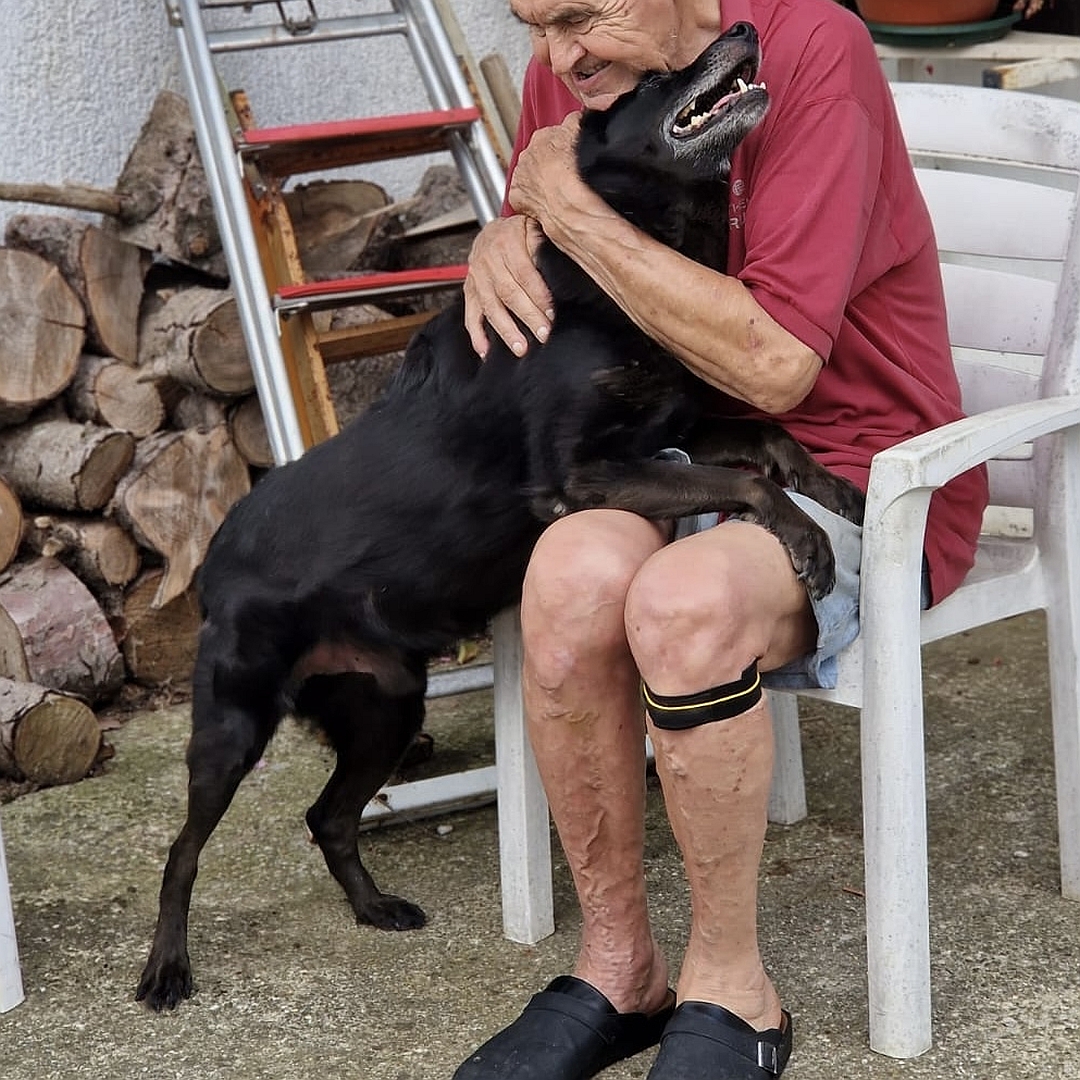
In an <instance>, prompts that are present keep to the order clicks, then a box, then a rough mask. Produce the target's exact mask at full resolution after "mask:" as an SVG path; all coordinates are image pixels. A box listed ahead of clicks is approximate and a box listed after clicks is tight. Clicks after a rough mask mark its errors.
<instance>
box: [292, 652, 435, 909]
mask: <svg viewBox="0 0 1080 1080" xmlns="http://www.w3.org/2000/svg"><path fill="white" fill-rule="evenodd" d="M296 711H297V713H299V714H301V715H303V716H307V717H310V718H312V719H313V720H315V721H316V722H317V723H318V724H319V725H320V726H321V727H322V728H323V729H324V730H325V732H326V733H327V735H328V736H329V738H330V742H331V744H332V745H333V747H334V749H335V750H336V751H337V765H336V767H335V769H334V772H333V775H332V776H331V777H330V780H329V782H328V783H327V785H326V787H325V788H324V789H323V792H322V794H321V795H320V796H319V798H318V799H317V801H316V802H315V803H314V805H313V806H312V807H311V809H310V810H308V812H307V823H308V828H309V829H310V830H311V834H312V837H313V838H314V839H315V842H316V843H317V844H318V845H319V847H320V848H321V849H322V853H323V857H324V858H325V859H326V865H327V867H329V869H330V873H331V874H333V876H334V878H335V879H336V880H337V881H338V882H339V884H340V885H341V887H342V888H343V889H344V890H345V895H346V896H347V897H348V899H349V903H350V904H351V905H352V909H353V912H354V914H355V915H356V921H357V922H358V923H369V924H371V925H372V926H377V927H379V928H380V929H381V930H413V929H416V928H418V927H421V926H423V925H424V923H425V922H426V918H425V916H424V913H423V911H421V909H420V908H418V907H417V906H416V905H415V904H411V903H410V902H409V901H408V900H403V899H402V898H401V897H399V896H391V895H389V894H388V893H384V892H382V891H380V889H379V887H378V886H377V885H376V884H375V882H374V880H373V879H372V877H371V874H369V873H368V871H367V869H366V868H365V866H364V864H363V862H362V861H361V859H360V853H359V850H358V848H357V829H358V826H359V823H360V814H361V813H362V811H363V809H364V806H365V805H367V802H368V800H369V799H371V798H372V797H373V796H374V795H375V793H376V792H377V791H378V790H379V787H380V786H381V785H382V784H383V783H385V781H386V779H387V777H388V776H389V775H390V772H391V770H392V769H393V768H394V766H395V765H396V764H397V763H398V762H399V761H400V760H401V757H402V755H403V754H404V753H405V751H406V750H407V749H408V747H409V744H410V743H411V741H412V739H413V736H414V735H415V734H416V733H417V732H418V731H419V730H420V726H421V725H422V724H423V721H424V697H423V688H422V686H421V687H420V688H419V689H417V690H415V691H411V692H409V693H408V694H406V695H404V696H400V697H391V696H389V695H388V694H386V693H384V692H383V691H382V690H381V689H380V688H379V685H378V683H377V681H376V678H375V676H374V675H371V674H368V673H367V672H344V673H338V674H333V675H313V676H311V677H310V678H309V679H308V680H307V681H306V682H305V683H304V685H303V687H302V688H301V691H300V694H299V696H298V698H297V702H296Z"/></svg>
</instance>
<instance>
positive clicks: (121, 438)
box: [76, 431, 135, 510]
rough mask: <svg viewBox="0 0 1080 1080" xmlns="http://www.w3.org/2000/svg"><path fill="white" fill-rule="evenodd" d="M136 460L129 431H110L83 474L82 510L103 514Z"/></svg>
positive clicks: (98, 444)
mask: <svg viewBox="0 0 1080 1080" xmlns="http://www.w3.org/2000/svg"><path fill="white" fill-rule="evenodd" d="M134 456H135V440H134V438H132V436H131V435H130V434H129V433H128V432H126V431H110V432H108V434H107V435H102V437H101V438H99V439H98V441H97V443H96V444H95V445H94V448H93V449H92V450H91V452H90V455H89V457H88V458H87V459H86V462H85V464H84V466H83V469H82V472H81V473H80V474H79V482H78V490H77V494H76V498H77V501H78V506H77V509H79V510H100V509H101V508H102V507H103V506H104V505H105V504H106V503H107V502H108V501H109V500H110V499H111V498H112V495H113V492H114V491H115V490H116V484H117V481H118V480H119V479H120V477H121V476H123V475H124V473H125V472H126V471H127V468H128V466H129V465H130V464H131V462H132V459H133V458H134Z"/></svg>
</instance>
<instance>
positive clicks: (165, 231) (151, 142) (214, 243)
mask: <svg viewBox="0 0 1080 1080" xmlns="http://www.w3.org/2000/svg"><path fill="white" fill-rule="evenodd" d="M116 194H117V196H118V197H119V199H120V205H121V208H122V213H121V215H120V216H119V217H117V218H110V219H107V220H106V223H105V227H106V228H109V229H112V228H115V229H116V234H117V236H119V237H120V238H121V239H123V240H127V241H129V242H130V243H132V244H138V245H139V247H143V248H146V249H147V250H149V251H153V252H157V253H159V254H161V255H164V256H165V257H166V258H168V259H173V260H175V261H176V262H181V263H184V264H185V265H187V266H193V267H195V269H197V270H202V271H203V272H204V273H207V274H211V275H213V276H214V277H217V278H221V279H224V278H226V277H227V276H228V270H227V268H226V266H225V256H224V253H223V252H222V250H221V237H220V235H219V234H218V228H217V219H216V218H215V217H214V204H213V201H212V200H211V198H210V188H209V187H208V185H207V182H206V173H205V171H204V169H203V165H202V161H201V160H200V158H199V151H198V146H197V145H196V142H195V128H194V126H193V124H192V122H191V110H190V109H189V108H188V104H187V102H186V101H185V100H184V98H182V97H181V96H180V95H179V94H174V93H172V91H169V90H163V91H162V92H161V93H160V94H158V96H157V98H156V100H155V101H154V104H153V107H152V109H151V110H150V115H149V117H148V118H147V120H146V123H145V124H143V127H142V130H141V131H140V132H139V136H138V138H137V139H136V140H135V145H134V147H133V148H132V151H131V154H130V155H129V157H128V159H127V162H126V164H125V165H124V168H123V171H122V172H121V173H120V178H119V180H117V182H116Z"/></svg>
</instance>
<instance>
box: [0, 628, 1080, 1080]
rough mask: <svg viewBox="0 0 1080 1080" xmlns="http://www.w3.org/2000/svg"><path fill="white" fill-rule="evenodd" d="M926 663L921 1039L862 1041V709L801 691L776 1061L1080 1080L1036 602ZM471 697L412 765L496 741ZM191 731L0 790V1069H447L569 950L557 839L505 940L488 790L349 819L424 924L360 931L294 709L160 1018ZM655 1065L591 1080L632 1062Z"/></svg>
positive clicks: (330, 1073) (10, 1074)
mask: <svg viewBox="0 0 1080 1080" xmlns="http://www.w3.org/2000/svg"><path fill="white" fill-rule="evenodd" d="M927 665H928V666H927V679H926V697H927V743H928V754H929V799H930V822H931V826H930V828H931V859H932V866H931V879H932V880H931V893H932V904H933V910H932V917H933V957H934V964H933V978H934V1020H935V1044H934V1047H933V1049H932V1050H930V1051H929V1052H928V1053H927V1054H925V1055H923V1056H922V1057H920V1058H918V1059H915V1060H912V1061H908V1062H899V1061H892V1060H889V1059H887V1058H883V1057H880V1056H878V1055H876V1054H873V1053H872V1052H870V1050H869V1049H868V1045H867V1032H866V1023H867V1017H866V1004H865V960H864V953H863V931H864V920H863V904H862V900H861V895H860V889H861V880H862V849H861V840H860V807H859V780H858V771H857V758H858V730H857V716H856V714H855V713H854V712H852V711H850V710H842V709H834V708H826V707H822V706H813V705H809V706H804V708H805V717H804V722H803V728H802V730H803V739H804V747H805V756H806V768H807V779H808V788H809V798H810V816H809V818H808V819H807V820H806V821H804V822H802V823H800V824H798V825H795V826H789V827H775V826H774V827H771V828H770V831H769V836H768V841H767V844H766V850H765V856H764V862H763V869H762V878H761V884H762V888H761V906H762V914H761V928H762V945H763V949H764V952H765V956H766V962H767V964H768V966H769V968H770V971H771V972H772V974H773V976H774V978H775V980H776V983H777V985H778V987H779V989H780V992H781V994H782V996H783V998H784V1001H785V1003H786V1005H787V1006H788V1008H789V1009H791V1011H792V1012H793V1014H794V1017H795V1024H796V1047H795V1055H794V1056H793V1058H792V1061H791V1063H790V1065H789V1066H788V1069H787V1072H786V1073H785V1076H787V1077H791V1078H792V1080H837V1078H841V1077H843V1078H866V1080H893V1078H900V1077H903V1078H908V1080H931V1078H935V1080H936V1078H945V1077H948V1078H950V1080H952V1078H957V1077H974V1078H978V1080H1014V1078H1015V1080H1026V1078H1036V1077H1039V1078H1062V1080H1064V1078H1076V1077H1080V1049H1078V1043H1080V906H1078V905H1076V904H1073V903H1069V902H1067V901H1065V900H1063V899H1062V898H1061V896H1060V893H1059V891H1058V870H1057V844H1056V825H1055V816H1054V795H1053V764H1052V756H1051V736H1050V722H1049V705H1048V701H1047V691H1046V667H1045V653H1044V638H1043V625H1042V621H1041V619H1040V618H1038V617H1034V616H1032V617H1021V618H1018V619H1014V620H1010V621H1009V622H1006V623H1001V624H998V625H997V626H994V627H990V628H987V629H984V630H982V631H979V632H977V633H972V634H969V635H965V636H962V637H958V638H955V639H952V640H950V641H948V642H945V643H941V644H938V645H936V646H933V647H931V648H929V649H928V650H927ZM489 710H490V697H489V696H488V695H486V694H484V693H478V694H473V695H468V696H465V697H460V698H455V699H442V700H440V701H438V702H436V703H434V704H433V708H432V713H433V718H432V723H431V729H432V730H433V731H434V733H435V737H436V754H435V758H434V761H433V762H432V763H431V765H430V766H426V767H425V768H428V769H432V768H434V769H438V770H442V771H453V770H456V769H458V768H459V767H460V766H461V765H462V764H463V763H465V762H467V761H475V760H477V759H483V758H485V757H487V758H489V757H490V749H491V748H490V724H488V723H487V722H486V717H487V715H488V713H489ZM186 729H187V709H186V707H185V706H172V707H166V708H160V709H157V710H154V711H147V712H144V713H140V714H137V715H135V716H134V717H133V718H132V719H131V720H130V721H129V722H127V723H126V724H125V725H124V726H123V727H122V728H121V729H120V730H118V731H115V732H112V733H110V736H109V739H110V741H111V743H112V744H113V745H114V747H115V750H116V754H115V757H114V758H113V760H112V761H110V762H109V763H108V765H107V767H106V769H105V771H104V775H102V776H100V777H97V778H94V779H90V780H85V781H82V782H81V783H79V784H76V785H73V786H70V787H66V788H55V789H51V790H44V791H39V792H36V793H34V794H30V795H26V796H24V797H22V798H20V799H17V800H16V801H14V802H12V803H10V804H8V805H5V806H4V807H3V810H2V814H3V829H4V837H5V840H6V843H7V851H8V862H9V870H10V875H11V882H12V889H13V894H14V903H15V915H16V922H17V931H18V940H19V948H20V951H21V954H22V963H23V977H24V982H25V985H26V993H27V1000H26V1001H25V1002H24V1003H23V1004H22V1005H20V1006H19V1007H18V1008H16V1009H15V1010H13V1011H12V1012H9V1013H7V1014H5V1015H3V1016H0V1077H2V1078H3V1080H24V1078H25V1080H52V1078H65V1080H67V1078H69V1077H78V1076H92V1077H95V1078H98V1080H100V1078H105V1080H112V1078H123V1080H126V1078H134V1077H145V1078H151V1080H165V1078H170V1080H172V1078H182V1080H186V1078H193V1080H195V1078H198V1080H218V1078H221V1080H224V1078H229V1080H256V1078H259V1080H299V1078H312V1080H314V1078H322V1077H334V1078H335V1080H337V1078H340V1080H353V1078H355V1080H449V1078H450V1076H451V1075H452V1073H453V1070H454V1068H455V1067H456V1066H457V1064H458V1062H459V1061H461V1060H462V1059H463V1058H464V1057H465V1056H466V1055H467V1054H468V1053H469V1051H471V1050H472V1049H473V1048H474V1046H475V1045H477V1044H478V1043H479V1042H480V1041H481V1040H482V1039H484V1038H485V1037H486V1036H488V1035H489V1034H491V1033H492V1032H494V1031H495V1030H496V1029H497V1028H499V1027H501V1026H503V1025H504V1024H505V1023H507V1022H509V1021H510V1020H511V1019H512V1018H513V1017H514V1016H516V1015H517V1013H518V1012H519V1010H520V1009H521V1007H522V1005H523V1004H524V1003H525V1001H526V999H527V998H528V996H529V995H530V994H531V993H533V992H534V991H535V990H537V989H539V988H540V987H542V986H543V985H544V984H545V983H546V982H547V981H548V980H549V979H550V978H552V977H553V976H555V975H557V974H560V973H562V972H564V971H566V970H567V969H568V967H569V965H570V964H571V962H572V959H573V956H574V950H575V942H576V931H577V924H578V914H577V910H576V906H575V903H574V900H573V895H572V892H571V889H570V885H569V880H568V876H567V873H566V869H565V866H564V864H563V863H562V862H561V860H559V859H557V862H556V905H557V908H556V918H557V923H558V929H557V931H556V933H555V935H554V936H553V937H551V938H549V939H547V940H546V941H543V942H541V943H540V944H539V945H537V946H535V947H533V948H525V947H522V946H518V945H514V944H511V943H509V942H507V941H505V940H504V939H503V938H502V936H501V930H500V913H499V895H498V866H497V852H496V835H495V811H494V808H493V807H490V806H489V807H486V808H483V809H480V810H473V811H469V812H465V813H457V814H453V815H450V816H447V817H444V818H441V819H438V820H426V821H420V822H415V823H412V824H407V825H395V826H391V827H387V828H383V829H381V830H378V831H376V832H372V833H367V834H365V836H364V838H363V848H364V851H365V859H366V861H367V865H368V866H369V867H370V868H371V870H372V872H373V873H374V875H375V877H376V879H377V880H378V881H379V882H380V883H381V884H382V886H383V887H384V888H386V889H389V890H390V891H394V892H398V893H400V894H403V895H406V896H408V897H409V898H411V899H413V900H415V901H417V902H418V903H420V904H421V905H422V906H423V907H424V908H425V909H426V911H427V912H428V914H429V916H430V923H429V925H428V927H427V928H426V929H424V930H421V931H416V932H411V933H400V934H391V933H383V932H379V931H376V930H372V929H369V928H363V927H356V926H355V925H353V922H352V919H351V918H350V915H349V913H348V911H347V909H346V906H345V902H344V899H343V897H342V894H341V893H340V891H339V889H338V887H337V885H336V884H335V883H334V882H333V881H332V880H331V879H330V877H329V875H328V874H327V872H326V870H325V868H324V866H323V863H322V859H321V857H320V855H319V853H318V850H317V849H316V848H313V847H311V846H310V845H309V844H308V843H307V838H306V834H305V830H304V824H303V818H302V812H303V810H304V808H305V807H306V806H307V805H308V803H309V802H310V801H311V799H312V798H313V797H314V795H315V793H316V792H317V790H318V789H319V788H320V787H321V784H322V783H323V781H324V779H325V777H326V776H327V773H328V769H329V767H330V762H329V759H328V756H327V752H326V751H325V750H324V749H322V748H321V747H319V746H318V745H317V744H316V743H315V742H314V741H313V740H311V739H310V738H309V737H308V736H307V735H306V734H305V733H304V732H303V731H302V730H300V729H299V728H297V727H296V726H295V725H292V724H291V723H290V724H287V725H285V726H284V727H283V729H282V732H281V734H280V735H279V737H278V739H277V740H276V741H275V743H274V744H273V745H272V746H271V748H270V751H269V752H268V755H267V758H266V761H265V763H264V764H263V765H262V766H261V767H260V768H259V769H258V770H257V771H256V772H255V773H254V774H253V776H252V777H250V778H249V779H248V780H247V781H246V782H245V784H244V785H243V786H242V788H241V791H240V793H239V795H238V797H237V799H236V801H235V803H234V804H233V807H232V809H231V810H230V812H229V814H228V815H227V816H226V819H225V821H224V822H223V823H222V825H221V827H220V828H219V829H218V831H217V832H216V833H215V835H214V837H213V838H212V840H211V842H210V845H209V846H208V848H207V850H206V853H205V855H204V858H203V861H202V867H201V874H200V877H199V881H198V884H197V886H196V889H195V897H194V902H193V907H192V927H191V930H192V933H191V952H192V959H193V963H194V968H195V979H196V983H197V993H196V995H195V997H194V998H193V999H192V1000H191V1001H189V1002H187V1003H185V1004H184V1005H183V1006H181V1008H179V1009H178V1010H177V1011H176V1012H175V1013H174V1014H171V1015H164V1016H157V1015H152V1014H150V1013H149V1012H147V1011H146V1010H145V1009H144V1008H143V1007H142V1006H140V1005H138V1004H136V1003H135V1001H134V999H133V991H134V988H135V983H136V981H137V978H138V975H139V972H140V970H141V967H142V963H143V961H144V959H145V955H146V949H147V946H148V943H149V940H150V935H151V932H152V929H153V922H154V918H155V914H156V901H157V891H158V886H159V883H160V872H161V868H162V865H163V862H164V858H165V853H166V850H167V848H168V845H169V843H170V842H171V840H172V838H173V836H174V833H175V831H176V830H177V829H178V827H179V825H180V823H181V817H182V808H183V807H182V800H183V794H184V781H185V775H184V768H183V764H182V755H183V747H184V742H185V738H186ZM411 775H412V776H416V775H418V774H416V773H413V774H411ZM650 803H651V811H650V813H651V826H650V831H649V846H648V866H649V875H650V884H651V895H652V899H653V903H654V908H655V919H656V924H657V927H658V928H659V934H660V936H661V938H662V940H663V942H664V943H665V944H666V946H667V948H668V949H669V951H670V955H671V957H672V959H673V960H677V958H678V956H679V954H680V950H681V948H682V945H683V942H684V940H685V934H686V931H687V896H686V888H685V885H684V882H683V878H682V874H681V870H680V865H679V860H678V857H677V853H676V851H675V849H674V845H673V842H672V839H671V835H670V832H669V831H668V828H667V825H666V822H665V820H664V817H663V809H662V805H661V802H660V796H659V791H658V790H657V789H656V787H655V784H653V787H652V793H651V796H650ZM651 1059H652V1053H651V1052H650V1053H647V1054H644V1055H641V1056H640V1057H639V1058H637V1059H634V1060H632V1061H630V1062H627V1063H624V1064H622V1065H620V1066H617V1067H615V1068H613V1069H611V1070H609V1071H608V1072H607V1073H605V1074H604V1076H605V1078H610V1080H631V1078H640V1077H644V1076H645V1074H646V1073H647V1071H648V1067H649V1064H650V1062H651ZM702 1080H708V1078H705V1077H703V1078H702Z"/></svg>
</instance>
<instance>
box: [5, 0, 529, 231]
mask: <svg viewBox="0 0 1080 1080" xmlns="http://www.w3.org/2000/svg"><path fill="white" fill-rule="evenodd" d="M285 2H286V10H289V11H296V12H300V11H302V10H303V9H304V8H305V7H306V4H302V3H298V2H297V0H285ZM452 3H453V7H454V11H455V14H456V16H457V19H458V21H459V23H460V24H461V27H462V30H463V32H464V34H465V38H466V40H467V42H468V44H469V48H470V50H471V51H472V53H473V54H474V56H475V57H476V58H477V59H479V58H481V57H483V56H486V55H487V54H488V53H491V52H499V53H501V54H502V55H503V57H504V58H505V59H506V61H507V63H508V64H509V65H510V69H511V73H512V74H513V76H514V78H515V80H517V81H520V76H521V74H522V73H523V71H524V67H525V62H526V60H527V58H528V49H529V46H528V41H527V35H526V33H525V31H524V29H523V28H522V27H521V26H520V24H518V23H517V22H516V21H515V20H514V19H512V18H511V17H510V15H509V13H508V12H509V9H508V6H507V4H506V3H505V0H452ZM315 4H316V7H317V9H318V11H319V13H320V14H322V15H324V16H332V15H336V14H355V13H360V12H368V11H379V10H384V9H385V8H386V3H385V0H315ZM165 10H166V9H165V4H164V0H50V2H45V3H40V2H37V0H0V28H2V29H0V181H7V182H21V183H32V182H40V183H52V184H59V183H63V182H64V181H78V182H80V183H84V184H93V185H96V186H99V187H104V188H109V189H111V188H112V187H113V185H114V184H115V182H116V179H117V177H118V176H119V173H120V170H121V169H122V168H123V165H124V161H125V160H126V158H127V155H128V153H129V151H130V149H131V146H132V143H133V142H134V140H135V138H136V136H137V135H138V132H139V129H140V127H141V126H142V124H143V121H144V120H145V119H146V116H147V114H148V113H149V110H150V106H151V104H152V103H153V101H154V98H155V96H156V95H157V93H158V91H159V90H161V89H163V88H168V89H172V90H177V91H182V86H181V79H180V65H179V61H178V54H177V49H176V43H175V38H174V36H173V31H172V30H171V29H170V27H169V26H168V23H167V20H166V14H165ZM267 10H273V6H272V5H271V6H270V7H269V8H268V9H267ZM221 64H222V70H223V73H224V75H225V78H226V81H227V83H228V84H229V86H230V88H235V87H243V88H244V89H246V90H247V91H248V93H249V96H250V97H251V99H252V105H253V107H254V109H255V111H256V117H257V120H258V121H259V123H261V124H274V123H287V122H292V121H296V122H299V121H303V120H321V119H337V118H342V117H348V116H371V115H382V114H387V113H395V112H410V111H416V110H420V109H424V108H426V107H427V102H426V99H425V98H424V94H423V89H422V87H420V86H419V84H418V83H415V82H414V81H413V72H414V69H413V67H412V64H411V61H410V59H409V56H408V53H407V51H406V47H405V44H404V41H403V39H401V38H399V37H391V38H378V39H369V40H358V41H353V42H350V43H340V44H336V45H316V44H312V45H307V46H303V47H300V48H295V47H293V48H288V49H277V50H270V51H264V52H262V53H259V54H255V53H243V54H235V55H230V56H225V57H222V58H221ZM426 164H430V162H424V161H418V162H395V163H393V164H390V163H386V164H383V165H380V166H377V167H373V170H372V171H370V172H367V173H365V175H370V176H371V177H372V179H374V180H376V182H378V183H381V184H383V185H384V186H385V187H387V188H388V190H390V193H391V194H392V195H393V196H395V197H400V196H402V195H407V194H410V193H411V191H412V190H413V189H414V188H415V184H416V180H417V179H418V178H419V175H420V173H421V172H422V169H423V168H424V167H425V165H426ZM28 209H37V210H41V209H42V208H41V207H26V206H20V205H17V204H12V203H2V202H0V227H2V226H3V223H4V222H5V221H6V220H7V219H8V217H10V216H11V215H12V214H14V213H17V212H22V211H25V210H28Z"/></svg>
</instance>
